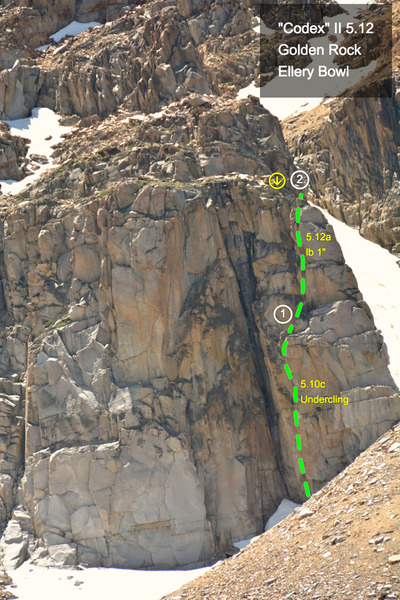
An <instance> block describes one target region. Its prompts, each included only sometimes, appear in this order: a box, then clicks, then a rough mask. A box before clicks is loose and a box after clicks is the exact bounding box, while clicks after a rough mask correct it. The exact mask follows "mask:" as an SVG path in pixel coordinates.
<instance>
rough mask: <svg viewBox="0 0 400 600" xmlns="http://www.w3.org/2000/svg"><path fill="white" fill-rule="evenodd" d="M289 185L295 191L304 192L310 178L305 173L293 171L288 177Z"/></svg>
mask: <svg viewBox="0 0 400 600" xmlns="http://www.w3.org/2000/svg"><path fill="white" fill-rule="evenodd" d="M290 183H291V185H292V187H294V189H295V190H304V188H306V187H307V186H308V184H309V183H310V178H309V176H308V174H307V173H306V172H305V171H295V172H294V173H292V175H291V177H290Z"/></svg>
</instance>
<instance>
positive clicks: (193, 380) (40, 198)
mask: <svg viewBox="0 0 400 600" xmlns="http://www.w3.org/2000/svg"><path fill="white" fill-rule="evenodd" d="M46 6H47V5H46ZM74 10H75V9H74ZM93 10H95V8H93ZM96 10H97V9H96ZM99 10H100V9H99ZM248 11H249V9H248V7H247V6H246V5H244V4H240V5H238V6H236V5H235V6H234V7H233V8H232V9H230V8H228V7H223V6H218V5H217V6H214V5H213V6H212V7H208V4H206V3H204V4H201V5H200V4H199V5H198V6H194V4H193V5H192V3H186V2H185V3H181V4H179V5H177V6H176V5H173V4H172V3H171V5H170V4H169V3H168V4H166V5H165V4H162V3H153V4H152V5H151V6H148V7H147V8H146V10H145V8H144V7H139V8H138V9H137V10H135V11H131V12H127V13H126V14H125V15H123V16H121V17H119V18H117V19H116V20H115V21H113V22H112V23H109V24H106V25H105V26H104V27H103V28H102V29H101V30H96V31H93V32H91V33H88V34H85V35H84V36H82V37H81V38H79V39H76V40H73V41H67V42H66V43H65V44H63V45H62V46H60V47H58V48H56V51H55V53H54V54H51V58H50V52H49V53H48V54H45V55H44V56H42V57H41V58H38V60H37V62H36V63H35V62H34V61H32V60H31V59H29V60H28V59H27V60H25V62H24V63H23V64H22V63H20V64H18V63H16V64H13V66H12V67H11V68H10V67H7V69H5V70H3V71H2V73H1V74H0V80H1V81H3V83H4V82H6V83H7V82H8V83H7V86H8V87H7V89H11V83H10V82H11V81H15V86H14V88H12V89H13V90H14V92H13V94H14V95H13V94H11V97H12V98H13V99H12V101H11V100H10V97H9V96H7V99H6V97H5V94H4V97H3V96H1V98H2V101H3V114H4V110H6V111H9V110H14V108H15V107H17V108H15V110H17V109H18V111H22V112H24V111H28V110H29V105H30V104H32V103H33V104H34V103H39V104H40V103H42V104H45V105H47V106H50V107H52V108H57V110H59V111H60V112H61V113H63V114H64V115H68V116H70V117H72V121H74V123H76V124H77V127H76V128H75V129H74V131H73V133H72V134H71V135H70V136H69V138H68V139H66V140H65V141H64V142H63V144H62V145H61V146H59V147H58V148H57V150H56V153H55V156H56V158H57V160H58V161H59V166H58V167H57V168H55V169H54V170H52V171H51V172H50V173H47V174H46V175H45V176H44V177H42V178H41V179H40V180H39V181H38V182H37V183H36V184H35V185H33V186H32V187H31V188H29V189H27V190H25V191H24V192H23V193H22V194H21V195H20V196H19V197H18V199H17V201H16V202H15V203H13V202H12V200H11V199H8V200H9V201H7V202H3V204H2V222H1V230H0V242H1V246H0V250H1V260H0V274H1V279H2V287H1V296H0V309H1V313H0V336H1V341H2V346H1V352H0V375H1V376H3V380H0V392H1V394H2V395H1V398H2V400H0V425H2V426H4V436H3V434H2V437H1V441H2V444H3V446H2V447H1V448H0V451H1V452H2V469H1V473H2V475H1V477H2V478H3V479H2V480H1V481H0V483H1V486H0V498H1V500H2V504H0V508H1V510H2V513H1V514H2V518H3V520H4V521H5V520H6V519H8V518H10V517H12V518H11V520H10V522H9V524H8V525H7V528H6V529H5V531H4V535H3V540H2V546H3V554H4V562H5V564H7V565H9V567H12V566H16V565H18V564H19V562H20V561H22V560H24V558H25V557H26V556H30V557H32V558H33V559H34V560H41V561H45V562H47V563H48V564H54V563H63V564H69V565H72V564H76V563H78V562H79V563H82V564H86V565H104V566H117V567H175V566H178V565H185V564H195V563H201V562H204V561H206V560H209V559H210V558H211V557H214V556H218V555H220V554H221V552H223V551H224V549H225V547H226V546H227V545H229V544H231V543H232V542H233V541H236V540H238V539H243V538H246V537H249V535H251V534H253V533H255V532H257V531H262V530H263V525H264V522H265V521H266V519H267V518H268V517H269V516H270V515H271V513H272V512H273V511H274V510H275V508H276V506H277V505H278V504H279V502H280V500H281V499H282V498H283V497H288V496H289V497H290V498H292V499H293V500H296V501H301V500H303V499H304V491H303V489H304V488H303V478H302V477H301V474H300V472H299V469H298V451H297V448H296V436H295V434H296V430H295V426H294V423H293V391H292V386H293V384H295V385H296V386H298V387H299V388H301V381H302V380H304V379H312V380H320V381H323V382H324V385H325V388H324V391H326V395H330V396H333V395H341V396H346V397H348V398H349V403H348V405H346V406H344V405H340V404H336V405H335V406H331V405H329V404H324V405H315V404H304V405H303V404H302V405H301V406H300V405H299V408H300V409H301V439H302V457H303V459H304V464H305V465H306V469H307V480H308V482H309V484H310V487H311V489H312V491H316V490H318V489H319V488H321V487H322V486H323V485H324V484H325V483H326V482H327V481H329V480H330V479H331V478H332V477H333V476H334V475H335V474H336V473H338V472H339V471H340V470H342V469H343V468H344V467H345V466H346V465H347V464H348V463H349V462H351V461H352V460H353V459H354V458H355V456H356V455H357V454H358V453H359V452H360V451H361V450H363V449H364V448H366V447H367V446H368V445H369V444H371V443H372V442H373V441H374V440H375V439H376V438H377V437H378V436H379V435H380V434H381V433H383V432H384V431H386V430H387V429H388V428H389V427H390V426H391V425H392V424H393V423H394V422H396V421H397V420H398V419H399V417H400V402H399V395H398V390H397V389H396V387H395V384H394V382H393V380H392V378H391V376H390V373H389V371H388V368H387V364H388V358H387V354H386V350H385V346H384V344H383V340H382V338H381V336H380V334H379V332H378V331H376V329H375V326H374V323H373V319H372V316H371V314H370V312H369V309H368V307H367V305H366V304H365V303H364V301H363V300H362V297H361V294H360V293H359V291H358V289H357V283H356V281H355V279H354V276H353V274H352V273H351V271H350V270H349V269H348V267H347V266H346V265H345V264H344V261H343V257H342V254H341V251H340V248H339V247H338V245H337V243H336V241H335V239H334V237H333V239H332V240H331V241H330V242H329V248H328V251H327V252H326V254H325V255H324V256H322V257H318V253H317V252H314V258H312V257H310V258H309V259H308V260H307V265H306V270H305V276H304V278H305V282H306V295H305V297H304V294H303V293H302V291H301V282H300V280H301V278H302V275H301V272H300V269H299V249H298V245H297V243H296V237H295V228H296V227H295V216H294V215H295V208H296V205H297V202H298V201H297V200H296V199H295V197H294V195H293V194H292V193H291V192H290V191H282V192H277V191H274V190H272V189H271V188H270V187H269V186H268V185H267V181H268V175H269V173H271V172H272V171H276V170H277V171H282V172H284V173H290V171H291V170H292V169H293V167H294V165H293V162H292V157H291V155H290V153H289V151H288V147H287V145H286V142H285V140H284V138H283V135H282V130H281V127H280V124H279V122H278V120H277V119H276V118H275V117H273V116H272V115H271V114H269V113H268V112H267V111H266V110H264V109H263V108H262V107H261V106H260V104H259V103H258V102H257V101H256V99H254V98H253V99H251V98H250V99H246V100H234V99H232V98H230V97H229V96H228V95H225V96H224V95H221V97H214V96H212V95H211V94H210V92H211V90H213V91H214V92H218V90H220V89H221V88H222V85H223V82H222V83H221V82H217V81H216V77H215V76H214V77H213V76H212V74H211V63H210V62H208V63H207V61H205V60H203V51H204V48H208V49H209V48H210V46H211V45H212V44H215V45H216V46H215V47H217V48H218V47H220V45H221V44H222V43H223V42H222V40H219V41H218V39H219V38H218V36H219V35H220V34H221V35H222V36H224V35H225V34H226V37H227V38H228V36H232V38H233V39H234V41H233V42H232V46H231V51H232V52H233V50H235V49H240V48H242V49H243V48H244V46H245V42H244V40H246V39H248V40H250V41H252V40H254V35H253V34H252V33H251V32H249V27H250V26H251V19H250V17H249V14H248ZM7 14H8V13H7ZM213 27H214V29H213ZM223 32H225V34H223ZM116 41H118V43H115V42H116ZM203 44H204V45H203ZM200 47H201V48H200ZM89 48H90V54H89ZM226 52H229V49H227V50H226ZM246 52H247V50H246V51H245V50H243V53H240V57H239V60H238V63H237V77H238V81H242V80H243V79H245V78H246V70H245V69H244V70H243V69H241V68H240V65H241V61H242V62H245V61H244V58H243V57H244V56H246ZM217 62H218V65H217V64H216V72H217V73H219V74H222V73H223V72H225V73H226V74H227V77H228V75H229V74H231V75H232V74H235V73H236V71H235V67H234V66H233V63H232V62H229V60H228V59H227V58H226V57H225V59H223V60H221V61H216V63H217ZM14 75H15V77H14ZM13 77H14V79H13ZM7 78H8V79H7ZM24 78H27V79H26V81H28V80H29V81H30V82H31V83H30V84H29V85H31V84H32V85H31V87H32V91H29V92H28V90H31V88H30V87H29V85H28V84H27V85H25V79H24ZM18 82H19V83H18ZM20 84H21V85H20ZM224 89H225V88H224ZM229 89H230V88H229V86H228V87H227V90H228V91H229ZM18 98H19V99H18ZM7 102H8V103H9V104H7ZM21 103H22V104H21ZM6 105H7V108H6V109H4V106H6ZM13 107H14V108H13ZM160 108H162V110H161V111H159V112H156V113H154V114H149V113H152V111H155V110H157V109H160ZM112 111H114V113H113V114H111V115H110V114H109V113H110V112H112ZM138 112H140V114H138ZM73 113H76V114H75V116H74V114H73ZM144 113H146V114H144ZM79 117H82V118H81V119H79ZM72 121H71V122H72ZM300 204H301V206H302V220H301V224H300V232H301V235H302V237H303V239H306V238H307V234H308V233H311V234H312V235H314V234H315V232H319V233H325V234H326V233H329V234H330V235H333V234H332V231H331V230H330V229H329V228H328V226H327V224H326V221H325V219H324V217H323V216H322V214H321V213H320V212H319V211H318V210H317V209H314V208H311V207H309V206H307V205H306V203H305V202H300ZM304 300H305V301H306V302H305V306H304V309H303V311H302V313H301V316H300V317H298V318H296V321H295V329H294V331H293V332H292V333H291V334H290V335H287V336H286V337H287V342H288V344H287V358H286V359H284V358H283V356H282V343H283V341H284V339H285V334H286V331H287V329H286V328H283V327H282V326H281V325H279V324H278V323H277V322H276V321H275V320H274V318H273V311H274V308H275V307H276V306H277V305H279V304H288V305H290V306H292V307H293V308H294V309H295V308H296V306H297V305H298V304H299V302H300V301H304ZM286 360H287V361H288V362H289V363H290V365H291V368H292V371H293V381H290V380H289V379H288V377H287V375H286V372H285V369H284V365H285V361H286ZM25 381H26V393H25V391H24V390H25V387H24V385H23V383H25ZM2 403H3V404H2ZM1 415H2V416H1ZM22 438H24V440H22Z"/></svg>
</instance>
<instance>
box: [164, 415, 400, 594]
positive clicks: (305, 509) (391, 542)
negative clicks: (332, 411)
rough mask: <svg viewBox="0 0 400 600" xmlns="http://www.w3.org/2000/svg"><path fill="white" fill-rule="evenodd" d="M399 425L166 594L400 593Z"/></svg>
mask: <svg viewBox="0 0 400 600" xmlns="http://www.w3.org/2000/svg"><path fill="white" fill-rule="evenodd" d="M399 448H400V427H399V426H398V425H397V426H396V427H395V428H394V429H393V430H391V431H390V432H388V433H387V434H385V435H384V436H382V437H381V438H380V439H379V440H378V441H377V442H375V444H374V445H373V446H371V448H369V449H368V450H367V451H365V452H363V453H362V454H361V456H359V457H358V458H357V459H356V460H355V461H354V463H353V464H352V465H350V466H349V467H347V468H346V469H345V471H343V473H341V474H340V475H338V476H337V477H335V479H333V480H332V481H331V482H330V483H329V484H327V485H326V486H325V487H324V489H323V490H321V491H320V492H318V493H317V494H315V495H314V496H313V497H312V498H311V499H310V500H308V501H307V502H306V503H305V504H304V505H303V506H302V507H301V508H297V509H296V510H295V511H294V512H293V513H292V514H291V515H290V516H289V517H287V518H286V519H285V520H284V521H282V522H281V523H278V525H275V527H273V528H272V529H271V530H269V531H267V532H266V533H264V534H263V535H261V536H259V537H258V538H256V539H255V540H254V541H253V542H252V543H251V544H250V546H248V547H247V548H245V549H244V550H242V551H241V552H240V553H239V554H237V555H236V556H234V557H232V558H230V559H228V560H225V561H223V562H220V563H218V564H217V565H215V566H214V567H213V568H212V569H211V570H210V571H209V572H208V573H206V574H205V575H203V576H202V577H199V578H198V579H196V580H195V581H193V582H191V583H189V584H187V585H185V586H184V587H182V588H181V589H179V590H177V591H176V592H174V593H173V594H170V595H169V596H166V597H165V600H202V599H204V600H205V599H206V598H215V600H225V599H228V598H229V599H232V600H239V599H242V598H247V599H248V600H256V599H260V598H263V599H264V598H268V599H271V600H282V599H287V600H289V598H290V599H295V598H296V599H297V598H298V599H300V598H301V599H308V598H309V599H310V600H312V599H317V598H318V600H330V599H336V598H349V599H351V600H355V599H357V600H358V599H360V600H361V598H363V599H364V598H371V599H372V600H374V599H375V600H396V599H398V598H400V575H399V564H400V554H399V536H400V515H399V500H400V486H399V481H400V478H399V475H400V463H399Z"/></svg>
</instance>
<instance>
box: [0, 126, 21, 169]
mask: <svg viewBox="0 0 400 600" xmlns="http://www.w3.org/2000/svg"><path fill="white" fill-rule="evenodd" d="M26 152H27V144H26V142H25V141H24V140H23V139H21V138H20V137H16V136H12V135H10V133H9V131H8V128H7V126H6V125H4V124H3V123H0V179H17V180H18V179H22V178H23V177H24V171H23V168H22V162H23V159H24V157H25V155H26Z"/></svg>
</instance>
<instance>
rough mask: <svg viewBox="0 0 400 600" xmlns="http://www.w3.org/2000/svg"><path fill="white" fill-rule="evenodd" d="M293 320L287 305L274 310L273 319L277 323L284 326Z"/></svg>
mask: <svg viewBox="0 0 400 600" xmlns="http://www.w3.org/2000/svg"><path fill="white" fill-rule="evenodd" d="M292 318H293V311H292V309H291V308H290V306H288V305H287V304H280V305H279V306H277V307H276V309H275V310H274V319H275V321H276V322H277V323H280V324H281V325H285V324H286V323H289V321H291V320H292Z"/></svg>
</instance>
